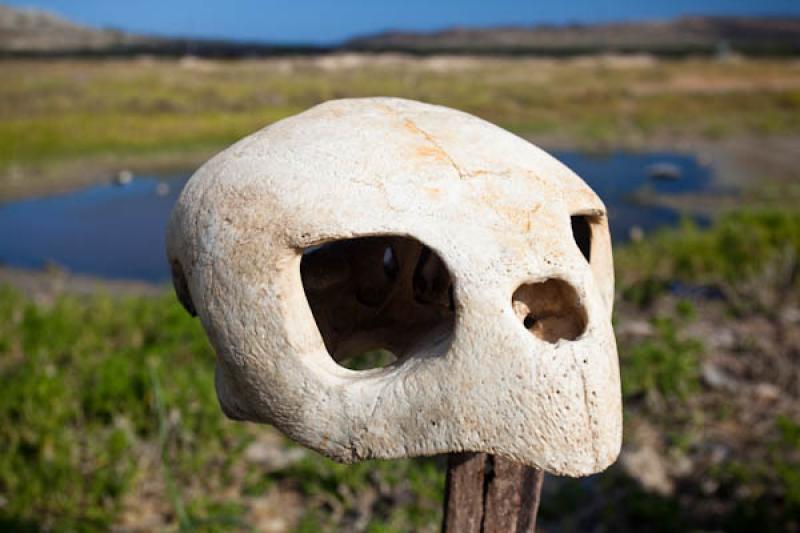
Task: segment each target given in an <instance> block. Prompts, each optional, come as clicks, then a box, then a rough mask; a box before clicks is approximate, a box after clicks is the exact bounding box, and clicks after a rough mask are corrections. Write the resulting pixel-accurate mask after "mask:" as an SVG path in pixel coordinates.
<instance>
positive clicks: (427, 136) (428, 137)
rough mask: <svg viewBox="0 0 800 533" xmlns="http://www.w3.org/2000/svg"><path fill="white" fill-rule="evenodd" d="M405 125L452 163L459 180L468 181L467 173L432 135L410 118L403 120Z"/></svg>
mask: <svg viewBox="0 0 800 533" xmlns="http://www.w3.org/2000/svg"><path fill="white" fill-rule="evenodd" d="M403 124H404V125H405V126H406V127H407V128H408V129H410V130H411V131H413V132H415V133H418V134H420V135H422V136H423V137H425V140H426V141H428V142H429V143H430V144H431V145H433V147H434V148H435V149H436V151H437V152H439V153H441V154H442V155H443V156H444V158H445V159H447V161H448V162H449V163H450V165H451V166H452V167H453V168H454V169H455V171H456V172H457V173H458V177H459V178H461V179H462V180H463V179H466V178H467V177H468V176H467V175H466V174H465V173H464V172H463V171H462V170H461V168H460V167H459V166H458V165H457V164H456V162H455V160H454V159H453V158H452V157H451V156H450V154H448V153H447V152H446V151H445V149H444V148H442V146H441V145H440V144H439V143H438V142H436V139H434V138H433V136H432V135H431V134H430V133H428V132H427V131H425V130H423V129H422V128H420V127H419V126H418V125H417V124H416V123H415V122H414V121H413V120H411V119H410V118H405V119H404V120H403Z"/></svg>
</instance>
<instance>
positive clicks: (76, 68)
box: [0, 58, 800, 176]
mask: <svg viewBox="0 0 800 533" xmlns="http://www.w3.org/2000/svg"><path fill="white" fill-rule="evenodd" d="M335 61H336V60H335V59H332V58H322V59H317V60H315V59H296V60H265V61H241V62H210V61H194V62H192V61H155V60H130V61H118V60H115V61H110V60H109V61H83V62H81V61H36V62H31V61H8V60H6V61H3V63H2V69H3V73H4V81H3V83H2V84H0V175H6V176H8V175H9V174H12V175H13V174H14V172H17V173H19V172H22V173H23V174H24V173H25V171H26V169H28V168H30V167H41V166H43V165H45V166H46V165H47V164H49V163H62V164H63V163H64V162H69V161H80V160H91V159H92V158H96V157H101V156H102V157H107V156H109V155H111V156H116V157H118V158H119V157H123V156H136V157H137V158H142V157H147V156H151V157H154V156H158V155H163V154H165V153H167V154H169V153H185V152H203V153H205V152H208V151H210V150H215V149H219V148H221V147H223V146H225V145H227V144H229V143H231V142H232V141H234V140H236V139H238V138H240V137H242V136H244V135H246V134H248V133H250V132H252V131H254V130H256V129H258V128H260V127H263V126H264V125H267V124H269V123H271V122H274V121H275V120H278V119H280V118H283V117H286V116H289V115H292V114H295V113H297V112H299V111H301V110H303V109H306V108H308V107H310V106H312V105H314V104H317V103H319V102H322V101H325V100H328V99H331V98H342V97H357V96H374V95H390V96H402V97H407V98H413V99H419V100H423V101H428V102H432V103H439V104H445V105H449V106H452V107H456V108H459V109H463V110H466V111H468V112H471V113H474V114H476V115H478V116H481V117H484V118H486V119H488V120H491V121H494V122H497V123H499V124H501V125H503V126H505V127H507V128H509V129H511V130H513V131H515V132H518V133H520V134H524V135H533V136H539V137H547V138H555V139H562V140H564V141H566V142H569V143H570V144H572V145H575V144H579V145H585V146H596V145H603V144H608V143H613V144H615V145H618V144H620V143H623V144H626V143H627V144H631V143H633V144H636V143H637V142H642V141H643V140H644V141H646V140H647V139H651V138H654V137H655V138H663V137H665V136H666V137H670V138H685V137H687V136H689V137H695V138H697V137H712V138H719V137H726V136H731V135H769V134H796V133H798V132H800V70H798V69H797V68H792V67H791V65H789V63H787V61H780V60H770V61H764V60H760V61H752V60H743V61H740V62H728V63H722V62H715V61H713V60H708V59H689V60H681V61H660V60H658V61H657V60H653V61H639V62H638V63H637V62H636V61H631V60H627V61H626V60H602V59H595V60H587V59H583V60H566V61H552V60H532V59H516V60H514V59H506V60H487V59H467V60H464V59H461V60H454V62H451V63H446V62H443V61H442V60H438V61H439V63H436V61H437V60H436V59H435V58H434V59H429V60H412V59H402V58H399V59H398V58H395V59H391V58H383V59H381V58H377V59H365V58H362V59H359V60H357V63H356V64H354V65H352V66H348V65H347V63H346V61H341V64H338V65H337V64H335Z"/></svg>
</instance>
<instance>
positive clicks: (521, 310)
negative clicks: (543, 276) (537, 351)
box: [511, 278, 589, 343]
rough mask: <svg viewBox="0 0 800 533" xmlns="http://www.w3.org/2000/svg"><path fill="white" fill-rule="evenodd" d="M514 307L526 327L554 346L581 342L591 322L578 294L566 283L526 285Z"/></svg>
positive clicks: (551, 281)
mask: <svg viewBox="0 0 800 533" xmlns="http://www.w3.org/2000/svg"><path fill="white" fill-rule="evenodd" d="M511 304H512V306H513V308H514V313H515V314H516V315H517V317H518V318H519V320H520V322H521V323H522V326H523V327H524V328H525V329H527V330H528V331H530V332H531V333H532V334H533V335H536V336H537V337H539V338H540V339H542V340H544V341H547V342H550V343H556V342H558V341H560V340H568V341H573V340H575V339H577V338H578V337H580V336H581V335H583V333H584V331H586V326H587V324H588V322H589V320H588V316H587V314H586V310H585V309H584V307H583V306H582V305H581V303H580V298H578V293H577V291H576V290H575V288H574V287H573V286H572V285H570V284H569V283H567V282H566V281H564V280H562V279H557V278H551V279H548V280H545V281H541V282H536V283H525V284H523V285H521V286H520V287H519V288H518V289H517V290H516V291H514V294H513V296H512V298H511Z"/></svg>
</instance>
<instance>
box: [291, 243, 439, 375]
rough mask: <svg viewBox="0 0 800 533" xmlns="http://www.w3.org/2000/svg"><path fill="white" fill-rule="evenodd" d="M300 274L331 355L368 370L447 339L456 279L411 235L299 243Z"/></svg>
mask: <svg viewBox="0 0 800 533" xmlns="http://www.w3.org/2000/svg"><path fill="white" fill-rule="evenodd" d="M300 277H301V280H302V283H303V289H304V292H305V295H306V299H307V300H308V304H309V307H310V308H311V312H312V314H313V316H314V320H315V321H316V324H317V328H318V329H319V332H320V334H321V336H322V340H323V342H324V343H325V347H326V348H327V350H328V352H329V353H330V355H331V356H332V357H333V359H334V360H335V361H336V362H337V363H339V364H340V365H342V366H344V367H347V368H350V369H353V370H365V369H368V368H376V367H381V366H385V365H387V364H388V363H391V362H392V361H393V360H395V359H396V358H397V359H402V358H405V357H410V356H413V355H415V354H426V355H436V354H439V353H443V352H444V351H446V349H447V347H448V346H449V343H450V339H451V337H452V332H453V324H454V320H455V305H454V301H453V280H452V277H451V275H450V272H449V270H448V269H447V265H446V264H445V262H444V260H443V259H442V258H441V257H439V255H438V254H437V253H436V252H435V251H434V250H432V249H431V248H429V247H428V246H426V245H424V244H423V243H422V242H420V241H418V240H417V239H414V238H413V237H406V236H400V235H375V236H367V237H356V238H351V239H342V240H335V241H331V242H327V243H324V244H322V245H316V246H312V247H309V248H307V249H305V250H303V257H302V260H301V261H300Z"/></svg>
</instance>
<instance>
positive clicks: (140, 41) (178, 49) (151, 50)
mask: <svg viewBox="0 0 800 533" xmlns="http://www.w3.org/2000/svg"><path fill="white" fill-rule="evenodd" d="M319 51H327V49H323V48H318V47H316V46H294V45H292V46H288V45H286V46H285V45H279V44H270V43H249V42H238V41H226V40H219V39H186V38H169V37H155V36H146V35H136V34H133V33H127V32H124V31H120V30H115V29H98V28H92V27H88V26H82V25H79V24H75V23H73V22H71V21H68V20H66V19H64V18H61V17H59V16H57V15H54V14H52V13H49V12H46V11H41V10H38V9H24V8H14V7H9V6H4V5H0V55H5V56H83V55H88V56H106V55H134V54H155V55H186V54H192V55H198V56H211V57H215V56H220V57H242V56H249V55H280V54H290V53H291V54H298V53H299V54H304V53H317V52H319Z"/></svg>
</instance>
